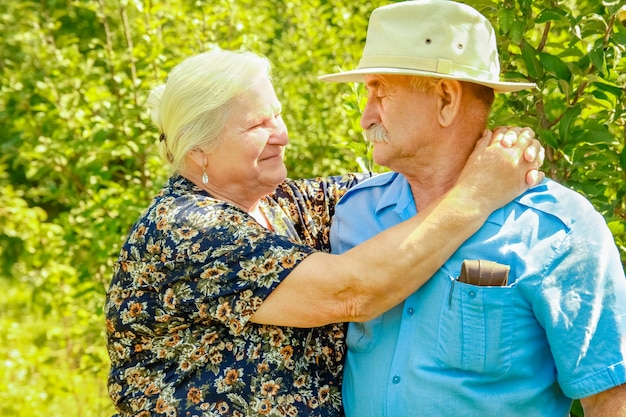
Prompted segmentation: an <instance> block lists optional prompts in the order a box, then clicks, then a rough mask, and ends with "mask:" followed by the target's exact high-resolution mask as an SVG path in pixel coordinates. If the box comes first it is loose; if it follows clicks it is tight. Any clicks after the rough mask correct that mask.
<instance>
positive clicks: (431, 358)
mask: <svg viewBox="0 0 626 417" xmlns="http://www.w3.org/2000/svg"><path fill="white" fill-rule="evenodd" d="M415 214H416V208H415V203H414V201H413V197H412V194H411V190H410V186H409V185H408V183H407V181H406V179H405V178H404V177H403V176H402V175H400V174H396V173H387V174H383V175H380V176H378V177H376V178H373V179H370V180H368V181H366V182H364V183H362V184H360V185H359V186H357V187H356V188H354V189H352V190H351V191H349V192H348V193H347V194H346V196H344V198H343V199H342V201H341V202H340V204H339V205H338V206H337V209H336V214H335V218H334V220H333V226H332V228H331V247H332V248H333V251H334V252H335V253H341V252H345V251H346V250H348V249H350V248H351V247H353V246H355V245H357V244H359V243H361V242H363V241H364V240H366V239H368V238H370V237H372V236H374V235H376V234H377V233H379V232H380V231H382V230H385V229H387V228H389V227H391V226H393V225H395V224H398V223H400V222H402V221H403V220H406V219H408V218H410V217H411V216H413V215H415ZM464 259H484V260H490V261H495V262H498V263H501V264H506V265H509V266H510V267H511V270H510V275H509V284H508V285H507V286H503V287H480V286H475V285H471V284H465V283H461V282H459V281H457V280H456V277H458V275H459V273H460V270H461V263H462V262H463V260H464ZM389 262H393V259H390V260H389ZM398 279H403V277H398ZM347 345H348V354H347V362H346V367H345V370H344V382H343V398H344V407H345V410H346V414H347V416H348V417H383V416H388V417H408V416H457V415H459V416H460V415H462V416H466V417H473V416H476V417H484V416H507V417H515V416H519V417H530V416H546V417H548V416H549V417H555V416H567V415H568V411H569V408H570V406H571V398H582V397H586V396H589V395H592V394H595V393H598V392H601V391H604V390H606V389H609V388H611V387H614V386H616V385H620V384H623V383H625V382H626V279H625V278H624V270H623V267H622V264H621V262H620V258H619V253H618V250H617V248H616V246H615V243H614V241H613V237H612V235H611V233H610V231H609V230H608V228H607V226H606V224H605V222H604V219H603V218H602V216H601V215H600V214H599V213H597V212H596V211H595V210H594V209H593V207H592V206H591V204H589V202H588V201H587V200H585V199H584V198H583V197H581V196H580V195H579V194H577V193H575V192H573V191H571V190H568V189H566V188H565V187H563V186H561V185H559V184H557V183H555V182H553V181H550V180H546V181H544V182H543V184H541V185H539V186H537V187H534V188H532V189H531V190H530V191H528V192H527V193H525V194H524V195H522V196H521V197H519V198H517V199H516V200H515V201H513V202H512V203H510V204H508V205H507V206H506V207H504V208H502V209H499V210H497V211H496V212H494V213H493V214H492V215H491V216H490V217H489V219H488V221H487V222H486V223H485V225H484V226H483V227H482V228H481V229H480V230H479V231H478V232H477V233H476V234H475V235H474V236H473V237H471V238H470V239H469V240H467V241H466V242H465V243H464V244H463V246H462V247H461V248H460V249H459V250H458V251H457V252H456V253H455V254H454V255H453V256H452V257H451V258H450V259H449V260H448V261H447V262H446V263H445V265H443V267H442V268H441V269H440V270H439V271H438V272H437V273H436V274H435V275H434V276H433V277H432V278H431V279H430V280H429V281H428V282H427V283H426V284H425V285H424V286H423V287H422V288H421V289H419V290H418V291H417V292H415V293H414V294H412V295H411V296H409V297H408V298H407V299H406V301H405V302H404V303H401V304H399V305H398V306H396V307H395V308H393V309H391V310H389V311H388V312H386V313H385V314H383V315H381V316H379V317H377V318H376V319H374V320H372V321H369V322H366V323H352V324H350V327H349V330H348V339H347Z"/></svg>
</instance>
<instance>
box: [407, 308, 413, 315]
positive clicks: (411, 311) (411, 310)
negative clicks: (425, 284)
mask: <svg viewBox="0 0 626 417" xmlns="http://www.w3.org/2000/svg"><path fill="white" fill-rule="evenodd" d="M406 312H407V313H408V314H409V316H412V315H413V313H415V310H413V307H409V309H408V310H407V311H406Z"/></svg>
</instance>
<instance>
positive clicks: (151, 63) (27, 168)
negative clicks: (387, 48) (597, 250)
mask: <svg viewBox="0 0 626 417" xmlns="http://www.w3.org/2000/svg"><path fill="white" fill-rule="evenodd" d="M391 2H392V1H367V0H364V1H347V0H343V1H340V0H309V1H307V2H302V1H295V0H294V1H289V0H282V1H274V0H210V1H193V0H163V1H152V0H38V1H30V0H21V1H19V2H18V1H14V0H0V56H1V60H0V294H1V296H0V415H2V416H65V417H73V416H85V417H86V416H105V415H111V414H112V413H113V409H112V406H111V402H110V401H109V399H108V396H107V392H106V376H107V370H108V366H109V362H108V356H107V353H106V349H105V343H104V332H103V326H104V317H103V304H104V297H105V291H106V288H107V286H108V283H109V280H110V276H111V267H112V264H113V262H114V260H115V258H116V256H117V254H118V252H119V249H120V245H121V243H122V242H123V240H124V238H125V235H126V233H127V231H128V229H129V227H130V226H131V225H132V223H133V222H134V220H135V219H136V217H137V216H138V215H139V213H140V212H141V211H142V210H143V209H144V208H145V207H146V205H147V203H148V202H149V200H150V199H151V197H152V196H153V194H154V193H155V192H156V191H157V190H158V189H159V188H160V187H161V185H162V183H163V182H164V180H165V178H166V175H167V173H166V172H165V170H164V167H163V166H162V164H161V162H160V160H159V159H158V157H157V154H156V147H155V144H156V142H157V141H158V132H157V131H156V129H155V128H153V127H152V126H151V125H150V120H149V116H148V112H147V111H146V106H145V104H146V98H147V93H148V91H149V90H150V89H151V88H152V87H154V86H156V85H158V84H160V83H163V82H164V81H165V77H166V74H167V73H168V71H169V70H170V69H171V68H172V67H173V66H174V65H176V64H177V63H179V62H180V61H181V60H182V59H184V58H186V57H188V56H190V55H194V54H197V53H199V52H201V51H206V50H210V49H214V48H224V49H241V48H243V49H248V50H251V51H253V52H256V53H259V54H261V55H265V56H267V57H268V58H269V59H270V60H271V61H272V63H273V68H274V70H273V75H274V83H275V87H276V90H277V94H278V97H279V98H280V99H281V101H282V103H283V109H284V111H283V116H284V118H285V121H286V123H287V125H288V127H289V129H290V137H291V143H290V145H289V147H288V149H287V165H288V169H289V172H290V176H291V177H294V178H295V177H311V176H318V175H329V174H336V173H340V172H345V171H362V170H367V169H371V170H374V171H380V170H381V169H380V168H379V167H376V166H373V165H372V163H371V161H370V159H369V149H368V147H367V145H366V144H365V143H364V142H363V140H362V137H361V132H360V129H359V127H358V120H359V114H360V110H361V109H362V106H363V104H364V93H363V89H362V87H361V86H359V85H348V84H327V83H322V82H320V81H318V80H317V76H318V75H321V74H324V73H330V72H334V71H338V70H343V69H351V68H353V67H354V66H355V65H356V63H357V62H358V59H359V57H360V53H361V49H362V46H363V42H364V38H365V34H366V28H367V21H368V18H369V14H370V13H371V11H372V10H373V9H374V8H376V7H378V6H380V5H383V4H388V3H391ZM463 2H465V3H467V4H469V5H471V6H473V7H475V8H476V9H478V10H479V11H481V12H482V13H483V14H484V15H485V16H487V17H488V18H489V19H490V20H491V21H492V23H493V24H494V27H495V28H496V32H497V34H498V39H499V50H500V60H501V62H502V71H503V76H504V77H505V78H508V79H511V80H520V79H526V80H530V81H533V82H536V83H537V84H538V85H539V89H538V90H536V91H527V92H519V93H513V94H507V95H498V97H497V100H496V105H495V109H494V112H493V115H492V120H491V122H492V125H493V126H495V125H523V126H530V127H532V128H533V129H534V130H535V132H537V135H538V136H539V137H540V138H541V140H542V141H543V143H544V145H545V146H546V148H547V150H548V152H547V160H546V163H545V165H544V170H545V171H546V173H547V174H548V175H549V176H550V177H552V178H554V179H556V180H559V181H561V182H562V183H564V184H566V185H567V186H569V187H571V188H573V189H575V190H577V191H579V192H580V193H582V194H584V195H585V196H586V197H587V198H589V199H590V200H591V202H592V203H593V204H594V205H595V207H596V208H597V209H598V210H599V211H600V212H601V213H602V214H603V215H604V217H605V218H606V221H607V223H608V224H609V227H610V228H611V231H612V232H613V235H614V237H615V240H616V242H617V244H618V246H619V248H620V251H621V255H622V261H623V262H626V231H625V227H626V200H625V197H624V196H625V193H626V181H624V180H625V174H624V168H626V153H625V152H624V141H625V135H626V133H625V124H626V59H624V58H623V55H624V54H625V53H626V27H625V25H626V8H624V6H623V1H622V0H607V1H598V0H536V1H531V0H504V1H500V0H467V1H463ZM572 414H573V415H575V416H582V412H581V411H580V408H579V405H578V403H575V405H574V408H573V410H572Z"/></svg>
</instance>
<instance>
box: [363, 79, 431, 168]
mask: <svg viewBox="0 0 626 417" xmlns="http://www.w3.org/2000/svg"><path fill="white" fill-rule="evenodd" d="M410 79H411V78H410V77H409V76H405V75H366V76H365V87H366V88H367V91H368V99H367V105H366V106H365V110H364V111H363V115H362V117H361V127H362V128H363V129H364V130H366V132H367V130H368V129H371V130H376V129H380V128H381V127H382V128H384V131H385V132H386V135H384V140H382V141H380V140H375V136H380V135H369V136H370V137H371V136H374V138H371V139H373V140H372V143H373V144H374V152H373V158H374V162H376V163H377V164H378V165H381V166H386V167H389V168H391V169H393V170H394V171H398V172H404V170H406V169H407V168H406V167H405V165H406V164H408V165H406V166H407V167H408V166H411V165H413V166H414V165H415V164H414V162H416V161H417V158H420V157H422V158H424V157H427V149H428V147H430V146H433V145H436V143H432V142H433V141H432V140H431V139H430V137H431V132H433V128H434V126H435V123H436V118H435V110H436V100H435V96H434V94H432V93H427V92H421V91H415V90H414V89H413V88H411V86H410ZM366 135H368V134H367V133H366ZM409 163H410V164H409Z"/></svg>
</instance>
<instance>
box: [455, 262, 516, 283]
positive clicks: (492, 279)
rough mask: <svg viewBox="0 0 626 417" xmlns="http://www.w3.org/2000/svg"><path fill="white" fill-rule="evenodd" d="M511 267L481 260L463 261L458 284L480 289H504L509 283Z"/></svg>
mask: <svg viewBox="0 0 626 417" xmlns="http://www.w3.org/2000/svg"><path fill="white" fill-rule="evenodd" d="M510 269H511V267H510V266H508V265H502V264H499V263H497V262H492V261H485V260H481V259H476V260H470V259H466V260H464V261H463V265H462V266H461V275H460V276H459V278H458V281H459V282H465V283H467V284H472V285H479V286H481V287H504V286H506V285H507V284H508V282H509V271H510Z"/></svg>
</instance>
